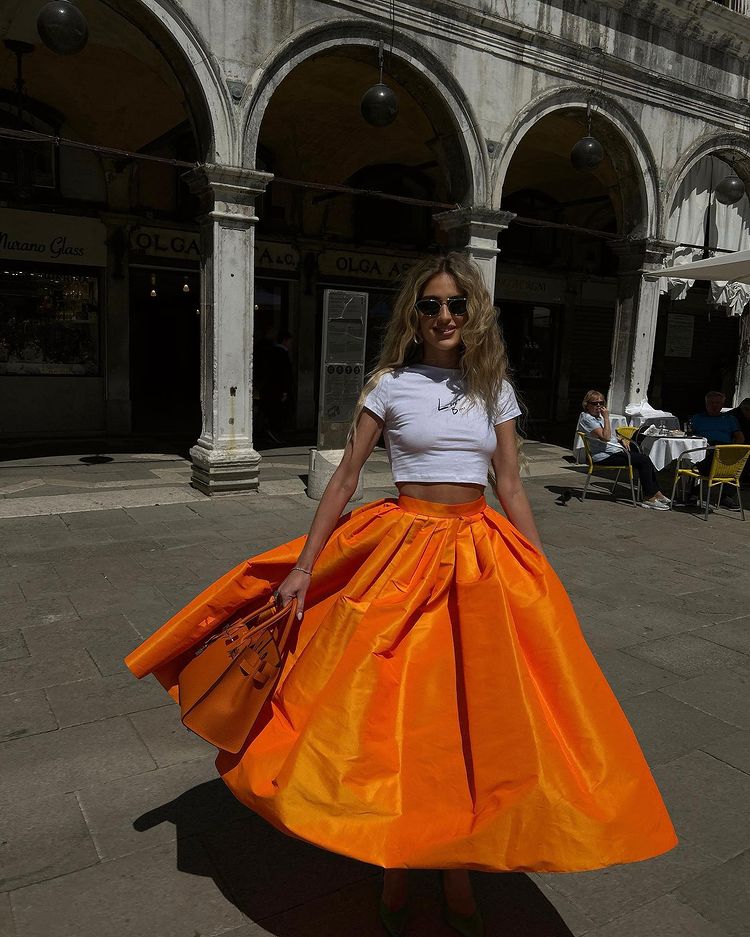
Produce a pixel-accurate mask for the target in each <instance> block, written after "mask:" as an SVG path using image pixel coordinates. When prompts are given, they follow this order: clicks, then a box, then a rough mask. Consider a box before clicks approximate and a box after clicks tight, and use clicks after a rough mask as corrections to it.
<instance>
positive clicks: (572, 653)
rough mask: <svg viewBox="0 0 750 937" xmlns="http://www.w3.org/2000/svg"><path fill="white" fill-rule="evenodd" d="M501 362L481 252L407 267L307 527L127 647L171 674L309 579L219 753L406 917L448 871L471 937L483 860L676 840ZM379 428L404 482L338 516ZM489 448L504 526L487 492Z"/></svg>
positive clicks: (541, 857) (540, 864)
mask: <svg viewBox="0 0 750 937" xmlns="http://www.w3.org/2000/svg"><path fill="white" fill-rule="evenodd" d="M506 372H507V363H506V356H505V348H504V345H503V343H502V340H501V338H500V334H499V331H498V328H497V324H496V321H495V312H494V309H493V307H492V304H491V300H490V296H489V294H488V292H487V290H486V289H485V287H484V285H483V282H482V278H481V274H480V273H479V271H478V270H477V268H476V267H475V266H474V265H473V264H472V263H471V262H470V261H469V260H467V259H466V258H465V257H464V256H463V255H460V254H449V255H448V256H447V257H442V258H438V257H435V258H430V259H429V260H426V261H425V262H423V263H421V264H419V265H417V266H416V267H414V268H412V270H411V271H410V272H409V273H408V274H407V277H406V281H405V283H404V286H403V289H402V290H401V292H400V294H399V296H398V298H397V300H396V303H395V308H394V312H393V316H392V320H391V322H390V325H389V328H388V332H387V334H386V337H385V343H384V350H383V353H382V355H381V359H380V362H379V364H378V367H377V368H376V370H375V372H374V374H373V376H372V378H371V379H370V380H369V382H368V384H367V385H366V386H365V389H364V391H363V394H362V397H361V399H360V404H359V406H358V408H357V411H356V414H355V422H354V428H353V432H352V434H351V437H350V440H349V443H348V445H347V447H346V451H345V454H344V457H343V460H342V462H341V464H340V466H339V467H338V469H337V470H336V472H335V474H334V475H333V478H332V479H331V481H330V483H329V484H328V487H327V488H326V491H325V493H324V495H323V498H322V500H321V502H320V506H319V507H318V510H317V513H316V515H315V519H314V521H313V524H312V527H311V529H310V533H309V535H308V536H307V537H306V538H305V537H300V538H299V539H297V540H295V541H292V542H291V543H288V544H284V545H283V546H280V547H277V548H276V549H273V550H270V551H268V552H267V553H263V554H261V555H260V556H257V557H254V558H252V559H250V560H248V561H247V562H245V563H242V564H240V566H238V567H237V568H236V569H234V570H232V571H231V572H230V573H228V574H227V575H226V576H225V577H224V578H223V579H222V580H219V582H218V583H215V584H214V585H213V586H211V587H210V588H209V589H207V590H206V592H204V593H203V594H202V595H201V596H199V597H198V598H197V599H195V600H194V601H193V602H192V603H191V604H190V605H189V606H188V607H187V608H186V609H185V610H183V611H182V612H180V613H179V614H178V615H176V616H175V617H174V618H173V619H172V620H171V621H170V622H168V623H167V624H166V625H164V626H163V627H162V629H160V631H158V632H157V633H156V635H154V636H153V637H152V638H151V639H149V640H148V641H146V642H145V643H144V644H143V645H142V646H141V648H139V649H138V650H137V651H135V652H134V653H133V654H132V655H131V656H130V658H129V659H128V664H129V665H130V667H131V668H132V669H133V671H134V672H135V673H136V674H137V675H139V676H142V675H143V674H145V673H150V672H153V673H155V674H156V675H157V677H158V678H159V679H160V680H161V681H162V683H163V684H164V685H165V686H166V687H168V688H170V689H171V690H172V692H174V691H175V690H174V688H175V684H176V680H177V674H178V672H179V667H180V663H179V661H180V657H179V655H180V654H181V653H183V652H184V651H185V649H187V648H190V647H191V645H192V646H195V645H196V644H198V643H199V642H200V641H201V640H203V639H204V638H205V635H206V634H207V633H209V632H210V631H211V630H213V629H215V628H216V627H217V625H219V624H221V622H222V621H224V620H226V617H227V615H229V614H231V613H232V612H233V611H234V610H236V609H237V608H239V607H240V606H242V605H247V603H253V602H254V603H256V604H260V603H261V602H262V601H263V600H264V598H265V596H267V595H268V594H269V592H270V591H271V590H275V592H276V593H277V594H278V597H279V600H280V601H281V602H283V603H286V602H287V601H289V600H290V599H291V598H292V597H293V596H296V598H297V600H298V602H299V609H300V611H299V612H298V616H299V618H300V623H299V632H298V634H297V635H296V638H295V644H294V646H293V648H292V650H291V652H290V654H289V657H288V659H287V661H286V663H285V666H284V670H283V673H282V676H281V679H280V681H279V684H278V687H277V690H276V692H275V694H274V699H273V704H272V706H269V707H268V712H267V713H266V715H265V718H263V719H262V720H261V721H260V723H259V724H258V725H256V727H255V728H254V730H253V733H252V734H251V736H250V738H249V739H248V741H247V743H246V745H245V747H244V749H242V750H241V751H240V752H239V753H238V754H236V755H235V754H229V753H227V752H220V753H219V756H218V759H217V767H218V769H219V771H220V773H221V774H222V776H223V778H224V780H225V781H226V783H227V784H228V785H229V787H230V789H231V790H232V791H233V792H234V794H235V795H236V796H237V797H238V798H239V799H240V800H242V801H243V802H244V803H245V804H247V805H248V806H249V807H251V808H252V809H253V810H255V811H257V812H258V813H260V814H261V815H262V816H264V817H265V818H266V819H267V820H269V821H270V822H271V823H273V824H274V825H275V826H276V827H278V828H279V829H281V830H283V831H285V832H287V833H291V834H292V835H294V836H297V837H300V838H302V839H305V840H308V841H310V842H313V843H315V844H317V845H320V846H323V847H325V848H327V849H330V850H333V851H335V852H339V853H343V854H345V855H348V856H352V857H354V858H357V859H360V860H363V861H366V862H370V863H373V864H375V865H379V866H381V867H383V868H384V869H385V870H386V871H385V876H384V885H383V896H382V900H381V903H380V917H381V920H382V922H383V924H384V926H385V928H386V930H387V931H388V933H389V934H392V935H395V934H401V933H403V932H404V929H405V927H406V921H407V915H408V901H407V885H408V883H407V871H406V870H407V869H409V868H437V869H443V870H445V871H444V876H443V885H444V893H445V905H444V915H445V917H446V920H447V921H448V922H449V923H450V925H451V926H452V927H453V928H454V929H455V930H456V931H458V932H459V933H462V934H464V935H470V937H471V935H479V934H481V933H482V921H481V917H480V914H479V912H478V910H477V908H476V905H475V902H474V898H473V895H472V892H471V885H470V882H469V878H468V872H467V870H469V869H481V870H485V871H507V870H510V869H523V870H532V869H536V870H547V871H573V870H579V869H593V868H599V867H601V866H605V865H610V864H612V863H616V862H631V861H635V860H639V859H644V858H647V857H649V856H653V855H657V854H659V853H661V852H664V851H666V850H668V849H670V848H672V846H674V844H675V842H676V839H675V835H674V831H673V829H672V825H671V823H670V821H669V817H668V816H667V813H666V810H665V808H664V805H663V803H662V801H661V798H660V796H659V793H658V790H657V789H656V786H655V784H654V781H653V779H652V777H651V774H650V772H649V770H648V767H647V766H646V764H645V761H644V759H643V756H642V754H641V751H640V749H639V747H638V744H637V742H636V740H635V738H634V736H633V733H632V731H631V729H630V727H629V725H628V723H627V721H626V719H625V717H624V715H623V713H622V711H621V710H620V707H619V706H618V704H617V702H616V700H615V698H614V696H613V694H612V692H611V690H610V689H609V687H608V685H607V683H606V681H605V679H604V677H603V675H602V673H601V671H600V670H599V668H598V667H597V665H596V662H595V660H594V658H593V656H592V655H591V653H590V651H589V649H588V647H587V645H586V643H585V641H584V639H583V637H582V635H581V632H580V629H579V627H578V624H577V622H576V619H575V615H574V612H573V610H572V607H571V605H570V601H569V599H568V597H567V595H566V593H565V591H564V590H563V588H562V586H561V584H560V582H559V580H558V579H557V577H556V576H555V574H554V572H553V571H552V569H551V568H550V566H549V564H548V563H547V561H546V559H545V557H544V555H543V553H542V547H541V542H540V539H539V534H538V533H537V530H536V527H535V525H534V520H533V517H532V513H531V509H530V507H529V502H528V500H527V498H526V494H525V493H524V490H523V487H522V485H521V481H520V478H519V471H518V458H517V445H516V439H517V436H516V430H515V417H516V416H518V414H519V412H520V411H519V408H518V405H517V403H516V399H515V395H514V393H513V389H512V387H511V385H510V384H509V383H508V381H507V380H506V379H505V375H506ZM383 430H384V431H385V440H386V445H387V447H388V452H389V456H390V459H391V463H392V467H393V474H394V479H395V482H396V484H397V486H398V488H399V497H398V499H397V500H396V499H385V500H382V501H377V502H374V503H373V504H369V505H365V506H364V507H361V508H359V509H357V510H355V511H353V512H352V513H351V514H348V515H346V516H345V517H343V518H340V517H339V515H340V512H341V511H342V509H343V508H344V506H345V505H346V504H347V502H348V501H349V499H350V498H351V497H352V495H353V493H354V491H355V488H356V485H357V480H358V477H359V473H360V471H361V469H362V466H363V465H364V463H365V461H366V459H367V457H368V456H369V455H370V453H371V452H372V449H373V447H374V446H375V444H376V442H377V441H378V438H379V437H380V434H381V432H382V431H383ZM490 463H491V464H492V468H493V471H494V487H495V491H496V492H497V495H498V497H499V499H500V502H501V504H502V506H503V508H504V510H505V513H506V514H507V517H508V519H507V520H506V518H504V517H502V516H501V515H500V514H498V513H496V512H495V511H493V510H492V509H490V508H489V507H487V505H486V503H485V500H484V497H483V491H484V487H485V484H486V481H487V472H488V468H489V465H490ZM302 609H304V616H303V613H302ZM175 661H177V663H175ZM182 661H183V664H182V666H184V657H183V658H182Z"/></svg>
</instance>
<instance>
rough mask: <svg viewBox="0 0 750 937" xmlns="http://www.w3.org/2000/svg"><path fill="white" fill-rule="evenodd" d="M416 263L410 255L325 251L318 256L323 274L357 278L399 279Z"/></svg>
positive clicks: (319, 267)
mask: <svg viewBox="0 0 750 937" xmlns="http://www.w3.org/2000/svg"><path fill="white" fill-rule="evenodd" d="M415 263H416V261H415V260H413V259H412V258H410V257H392V256H391V257H389V256H388V255H386V254H358V253H353V252H351V251H323V253H322V254H321V255H320V256H319V258H318V269H319V270H320V273H321V274H322V275H323V276H334V277H351V278H353V279H357V280H362V279H366V280H398V279H400V278H401V277H402V276H403V275H404V274H405V273H406V271H407V270H408V269H409V267H412V266H414V264H415Z"/></svg>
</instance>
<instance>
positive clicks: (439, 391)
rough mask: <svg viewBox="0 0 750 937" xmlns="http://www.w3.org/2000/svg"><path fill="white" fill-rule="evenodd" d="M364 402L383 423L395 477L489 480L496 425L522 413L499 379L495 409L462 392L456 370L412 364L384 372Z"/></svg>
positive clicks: (508, 387)
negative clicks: (490, 409) (475, 400)
mask: <svg viewBox="0 0 750 937" xmlns="http://www.w3.org/2000/svg"><path fill="white" fill-rule="evenodd" d="M364 406H365V407H366V408H367V409H368V410H369V411H370V412H371V413H374V414H375V416H378V417H380V419H381V420H383V422H384V423H385V430H384V436H385V446H386V449H387V451H388V458H389V459H390V462H391V470H392V472H393V480H394V481H396V482H463V483H465V484H477V485H486V484H487V469H488V468H489V464H490V460H491V459H492V455H493V453H494V452H495V448H496V446H497V437H496V436H495V429H494V427H495V426H497V425H498V424H499V423H505V422H506V421H507V420H512V419H513V418H514V417H517V416H519V415H520V413H521V410H520V408H519V406H518V401H517V400H516V395H515V393H514V392H513V388H512V387H511V385H510V384H509V383H508V382H507V381H503V384H502V388H501V390H500V394H499V397H498V401H497V406H496V408H495V413H494V414H488V413H487V409H486V407H485V406H484V405H483V404H482V403H481V402H473V401H470V400H468V399H467V398H466V397H465V396H464V391H463V380H462V377H461V371H460V370H454V369H450V368H436V367H433V366H432V365H428V364H415V365H409V366H408V367H404V368H400V369H399V370H397V371H393V372H391V373H388V374H384V375H383V376H382V377H381V379H380V381H379V382H378V383H377V385H376V386H375V387H374V388H373V390H372V391H370V393H369V394H368V395H367V397H366V398H365V402H364Z"/></svg>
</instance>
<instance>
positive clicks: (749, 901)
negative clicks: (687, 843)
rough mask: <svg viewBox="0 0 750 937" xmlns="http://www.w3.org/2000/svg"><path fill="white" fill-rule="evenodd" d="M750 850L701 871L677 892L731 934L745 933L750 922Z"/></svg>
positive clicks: (682, 898)
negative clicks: (712, 867)
mask: <svg viewBox="0 0 750 937" xmlns="http://www.w3.org/2000/svg"><path fill="white" fill-rule="evenodd" d="M749 885H750V851H746V852H743V853H742V854H741V855H739V856H734V857H733V858H732V859H729V860H728V861H727V862H725V863H724V864H723V865H721V866H718V867H717V868H714V869H710V870H709V871H707V872H704V873H702V874H701V875H698V876H697V877H696V878H694V879H693V880H692V881H691V882H689V883H686V884H685V885H683V886H681V887H680V888H678V889H677V890H676V892H675V895H676V896H677V897H678V898H679V899H680V900H681V901H684V902H685V903H686V904H688V905H690V907H691V908H693V909H694V910H695V911H696V912H698V913H699V914H700V915H701V916H702V917H704V918H707V919H708V920H709V921H712V922H713V923H714V924H715V925H717V926H718V927H719V928H721V931H722V933H723V932H726V933H727V934H729V935H731V937H745V935H746V934H747V933H748V922H750V887H748V886H749Z"/></svg>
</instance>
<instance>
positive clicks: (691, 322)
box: [664, 312, 695, 358]
mask: <svg viewBox="0 0 750 937" xmlns="http://www.w3.org/2000/svg"><path fill="white" fill-rule="evenodd" d="M694 327H695V317H694V316H689V315H683V314H682V313H676V312H670V313H669V314H668V315H667V339H666V342H665V343H664V354H665V355H666V356H667V357H669V358H689V357H690V356H691V355H692V354H693V329H694Z"/></svg>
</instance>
